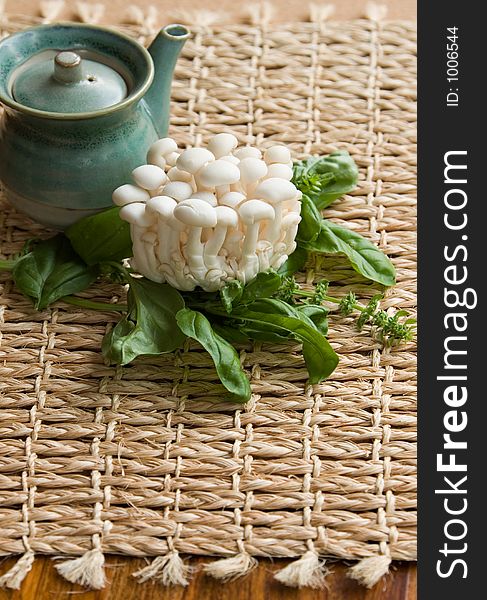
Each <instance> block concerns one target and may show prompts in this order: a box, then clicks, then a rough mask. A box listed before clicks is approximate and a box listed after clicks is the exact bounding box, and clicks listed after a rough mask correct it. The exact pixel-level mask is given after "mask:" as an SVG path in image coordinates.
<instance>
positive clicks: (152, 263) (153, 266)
mask: <svg viewBox="0 0 487 600" xmlns="http://www.w3.org/2000/svg"><path fill="white" fill-rule="evenodd" d="M157 239H158V236H157V233H156V232H155V231H146V232H145V233H144V234H143V235H142V238H141V241H142V248H143V254H144V259H145V261H146V262H147V265H148V267H149V271H148V272H147V274H146V276H147V277H149V278H150V279H151V280H152V281H157V282H158V283H162V282H163V281H164V280H165V278H164V275H163V274H162V273H161V272H160V271H159V268H158V266H159V264H158V260H157V257H156V253H155V248H156V243H157ZM137 264H138V263H137Z"/></svg>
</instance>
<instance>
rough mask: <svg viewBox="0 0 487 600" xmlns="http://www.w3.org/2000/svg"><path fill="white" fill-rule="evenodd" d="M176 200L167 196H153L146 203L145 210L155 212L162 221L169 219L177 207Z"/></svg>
mask: <svg viewBox="0 0 487 600" xmlns="http://www.w3.org/2000/svg"><path fill="white" fill-rule="evenodd" d="M177 204H178V203H177V202H176V200H174V198H170V197H169V196H154V197H153V198H151V199H150V200H148V201H147V204H146V206H147V210H148V211H149V212H156V213H157V214H159V215H161V217H162V218H164V219H169V217H171V216H172V215H173V212H174V209H175V207H176V206H177Z"/></svg>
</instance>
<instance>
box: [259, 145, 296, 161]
mask: <svg viewBox="0 0 487 600" xmlns="http://www.w3.org/2000/svg"><path fill="white" fill-rule="evenodd" d="M264 160H265V162H266V163H267V164H272V163H288V162H289V161H290V160H291V152H290V151H289V148H287V147H286V146H271V147H270V148H268V149H267V150H266V151H265V152H264Z"/></svg>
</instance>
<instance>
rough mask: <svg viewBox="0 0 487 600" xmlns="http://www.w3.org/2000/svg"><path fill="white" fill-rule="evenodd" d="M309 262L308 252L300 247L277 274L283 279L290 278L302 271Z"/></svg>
mask: <svg viewBox="0 0 487 600" xmlns="http://www.w3.org/2000/svg"><path fill="white" fill-rule="evenodd" d="M307 260H308V251H307V250H306V249H305V248H302V247H301V246H298V247H297V248H296V250H295V251H294V252H293V253H292V254H291V255H290V256H288V258H287V260H286V262H285V263H284V264H283V265H281V267H280V268H279V270H278V271H277V272H278V273H279V275H281V276H282V277H290V276H291V275H294V274H296V273H297V272H298V271H302V270H303V268H304V265H305V264H306V261H307Z"/></svg>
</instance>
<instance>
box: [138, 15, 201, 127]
mask: <svg viewBox="0 0 487 600" xmlns="http://www.w3.org/2000/svg"><path fill="white" fill-rule="evenodd" d="M189 36H190V31H189V29H188V28H187V27H185V26H184V25H166V27H164V28H163V29H161V30H160V31H159V33H158V34H157V36H156V37H155V39H154V41H153V42H152V44H151V45H150V46H149V53H150V55H151V56H152V60H153V61H154V71H155V74H154V81H153V82H152V85H151V87H150V88H149V90H148V91H147V93H146V95H145V101H146V103H147V106H148V107H149V111H150V114H151V116H152V120H153V122H154V126H155V128H156V131H157V134H158V135H159V137H164V136H165V135H166V134H167V128H168V125H169V104H170V98H171V83H172V77H173V72H174V67H175V65H176V61H177V59H178V56H179V53H180V52H181V49H182V47H183V46H184V43H185V42H186V40H187V39H188V37H189Z"/></svg>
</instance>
